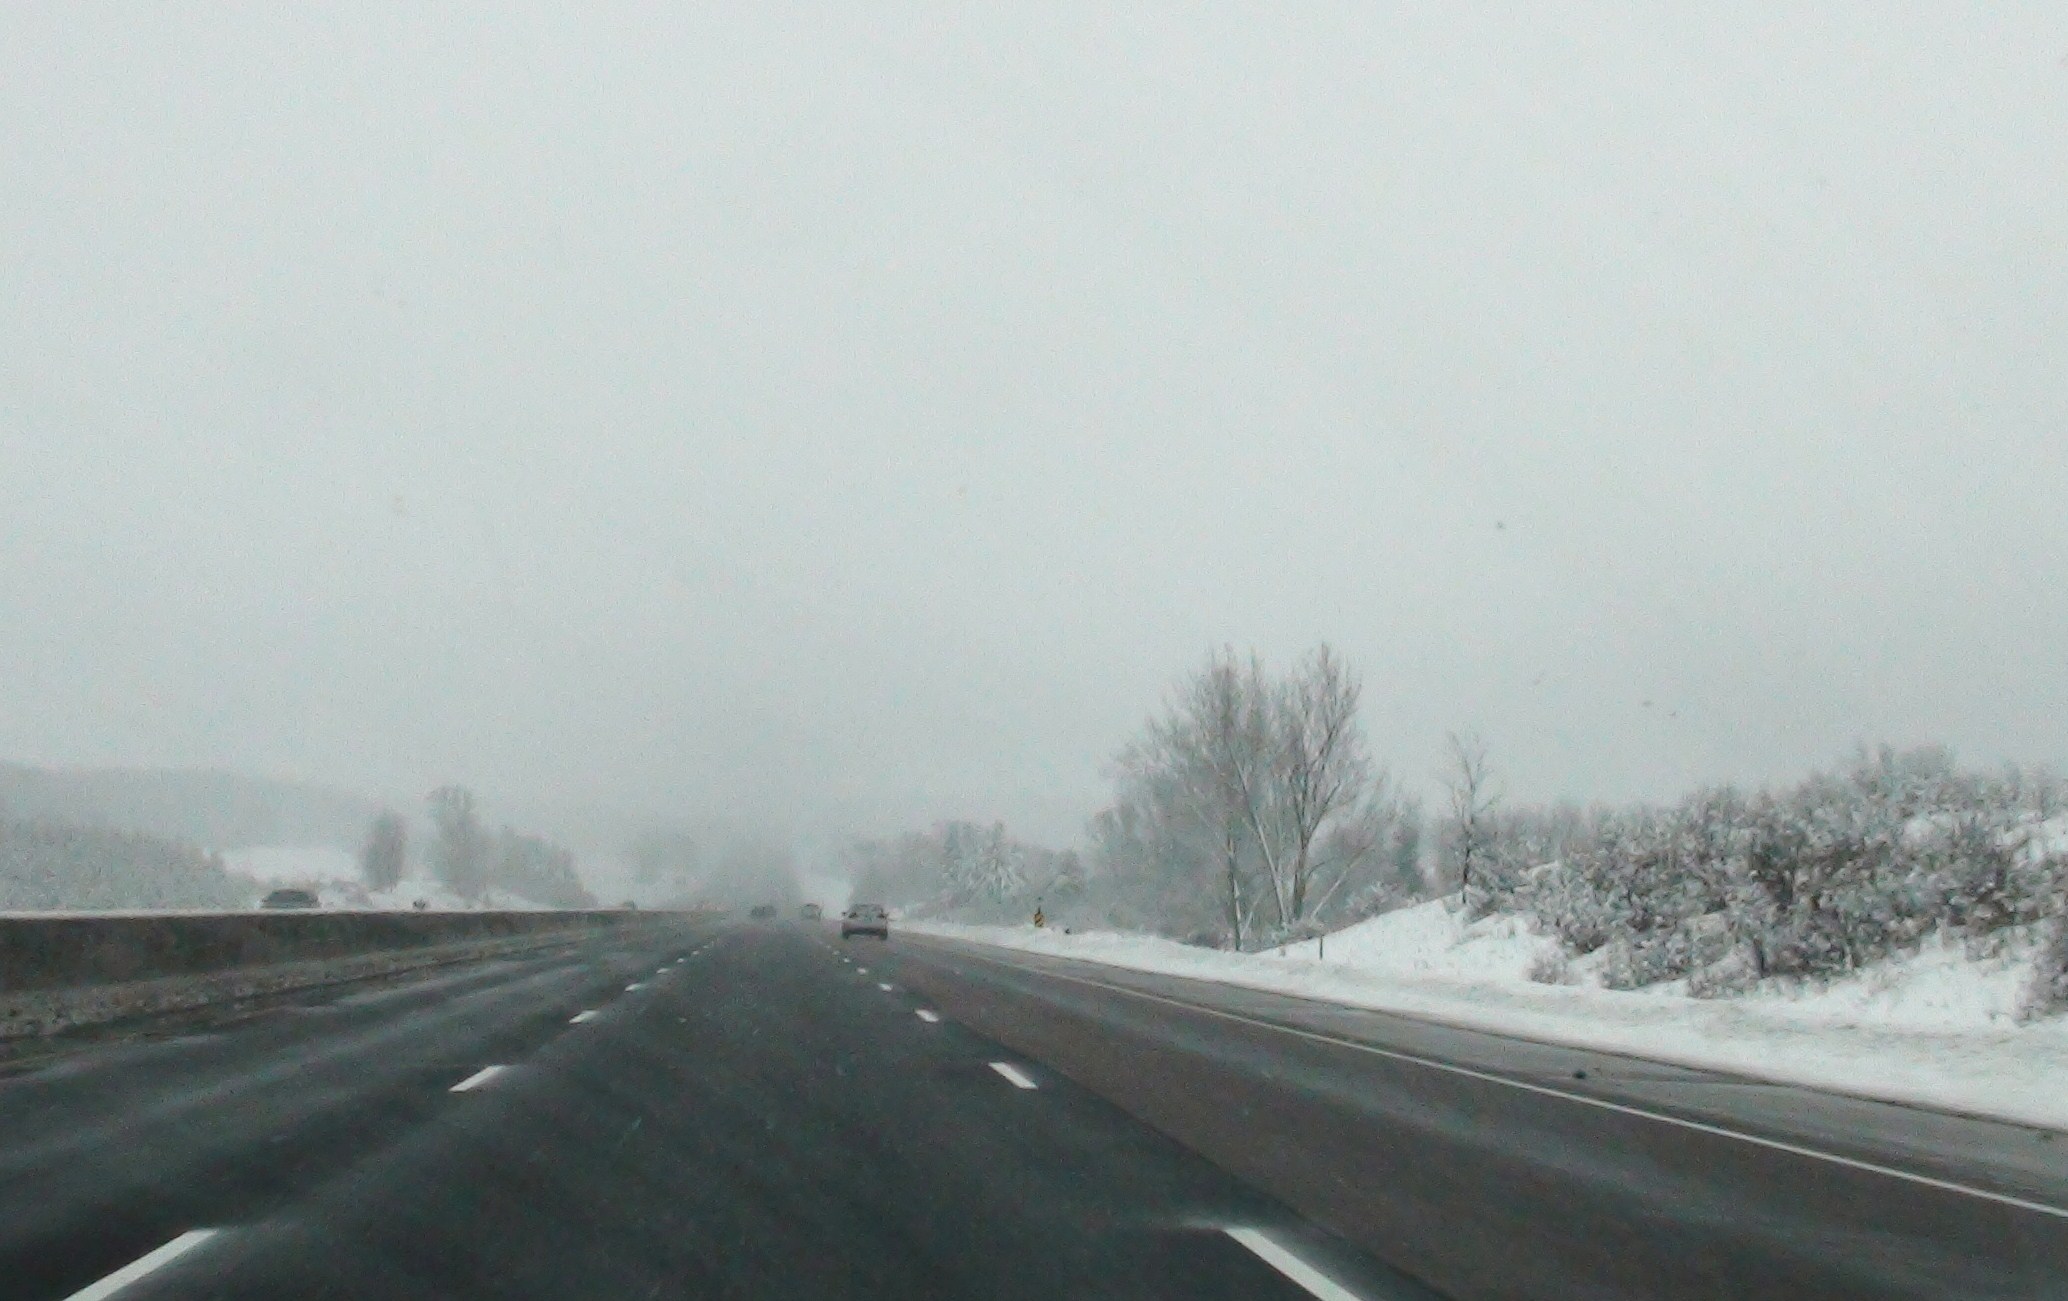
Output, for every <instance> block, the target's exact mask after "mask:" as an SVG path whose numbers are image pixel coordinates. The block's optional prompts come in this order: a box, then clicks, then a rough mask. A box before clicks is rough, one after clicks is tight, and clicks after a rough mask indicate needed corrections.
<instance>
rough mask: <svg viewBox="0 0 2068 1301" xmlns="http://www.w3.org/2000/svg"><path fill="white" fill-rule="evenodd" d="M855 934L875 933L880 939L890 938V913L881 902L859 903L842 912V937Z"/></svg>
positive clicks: (845, 937)
mask: <svg viewBox="0 0 2068 1301" xmlns="http://www.w3.org/2000/svg"><path fill="white" fill-rule="evenodd" d="M854 935H874V936H875V937H876V938H877V939H879V940H887V939H889V938H890V913H888V912H887V911H885V910H884V907H883V905H882V904H880V903H858V904H856V905H855V906H854V907H852V908H850V909H848V910H847V911H846V912H844V913H842V914H840V938H841V939H843V940H844V939H847V938H848V937H850V936H854Z"/></svg>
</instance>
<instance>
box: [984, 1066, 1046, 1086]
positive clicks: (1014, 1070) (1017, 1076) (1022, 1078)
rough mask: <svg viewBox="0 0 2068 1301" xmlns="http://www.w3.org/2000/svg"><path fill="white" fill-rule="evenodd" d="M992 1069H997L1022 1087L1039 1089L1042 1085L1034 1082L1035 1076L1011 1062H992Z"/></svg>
mask: <svg viewBox="0 0 2068 1301" xmlns="http://www.w3.org/2000/svg"><path fill="white" fill-rule="evenodd" d="M991 1069H992V1070H994V1071H997V1072H998V1073H999V1074H1000V1075H1003V1076H1004V1077H1005V1078H1006V1079H1008V1080H1011V1081H1012V1082H1013V1083H1014V1084H1015V1085H1017V1086H1018V1087H1020V1088H1022V1089H1038V1088H1040V1087H1041V1086H1040V1085H1038V1084H1036V1083H1035V1082H1034V1077H1033V1076H1031V1075H1029V1074H1027V1073H1026V1072H1025V1071H1023V1070H1021V1069H1020V1068H1019V1067H1017V1066H1015V1065H1013V1064H1012V1063H1011V1062H992V1063H991Z"/></svg>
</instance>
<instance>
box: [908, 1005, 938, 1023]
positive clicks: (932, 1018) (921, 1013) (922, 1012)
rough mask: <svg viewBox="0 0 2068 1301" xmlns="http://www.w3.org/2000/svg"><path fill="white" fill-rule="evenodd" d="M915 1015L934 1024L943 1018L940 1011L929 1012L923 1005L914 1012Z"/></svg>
mask: <svg viewBox="0 0 2068 1301" xmlns="http://www.w3.org/2000/svg"><path fill="white" fill-rule="evenodd" d="M913 1015H914V1016H916V1017H918V1018H919V1019H920V1020H922V1021H924V1022H926V1023H927V1024H928V1025H933V1024H934V1023H936V1022H937V1021H939V1020H940V1019H941V1014H940V1013H939V1012H929V1011H927V1010H926V1009H925V1008H923V1007H922V1008H920V1009H919V1010H918V1011H917V1012H915V1013H913Z"/></svg>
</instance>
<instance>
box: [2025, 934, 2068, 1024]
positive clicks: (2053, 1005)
mask: <svg viewBox="0 0 2068 1301" xmlns="http://www.w3.org/2000/svg"><path fill="white" fill-rule="evenodd" d="M2043 935H2044V938H2043V939H2042V940H2041V942H2040V945H2039V952H2038V954H2037V955H2036V956H2035V957H2034V958H2033V962H2032V978H2031V983H2030V984H2028V985H2027V986H2026V987H2025V997H2024V1000H2023V1005H2022V1006H2021V1007H2020V1008H2019V1012H2020V1013H2021V1014H2022V1015H2024V1016H2026V1017H2039V1016H2051V1015H2053V1014H2055V1013H2058V1012H2068V916H2064V915H2062V914H2060V913H2056V914H2055V915H2054V917H2053V918H2052V919H2051V920H2049V921H2048V922H2047V924H2046V929H2045V931H2044V932H2043Z"/></svg>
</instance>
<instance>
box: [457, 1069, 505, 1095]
mask: <svg viewBox="0 0 2068 1301" xmlns="http://www.w3.org/2000/svg"><path fill="white" fill-rule="evenodd" d="M509 1069H510V1068H509V1067H507V1066H484V1067H482V1068H481V1069H480V1070H478V1071H475V1072H474V1073H473V1074H472V1075H469V1076H468V1077H467V1078H466V1079H464V1080H461V1081H460V1082H459V1083H458V1084H455V1085H453V1086H452V1089H451V1092H453V1093H466V1092H468V1091H469V1090H472V1089H478V1088H480V1087H481V1086H482V1085H484V1084H486V1083H488V1082H489V1081H490V1080H492V1079H494V1078H495V1077H496V1076H498V1075H501V1074H502V1073H503V1072H504V1071H507V1070H509Z"/></svg>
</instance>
